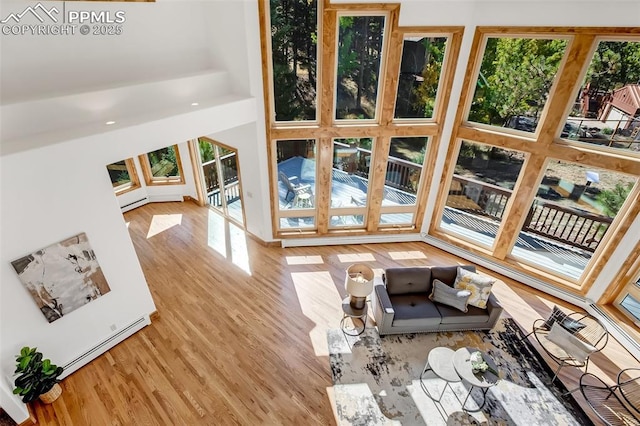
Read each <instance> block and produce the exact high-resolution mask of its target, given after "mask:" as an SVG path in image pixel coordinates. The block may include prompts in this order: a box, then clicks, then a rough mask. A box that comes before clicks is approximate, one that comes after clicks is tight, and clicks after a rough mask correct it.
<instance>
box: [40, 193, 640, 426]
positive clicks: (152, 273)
mask: <svg viewBox="0 0 640 426" xmlns="http://www.w3.org/2000/svg"><path fill="white" fill-rule="evenodd" d="M166 214H181V215H182V222H181V223H180V224H179V225H177V226H173V227H170V228H168V229H166V230H164V231H162V232H160V233H157V234H156V235H154V236H152V237H149V238H147V235H148V231H149V227H150V225H151V223H152V221H153V218H154V216H155V215H166ZM211 214H215V213H213V212H211V211H210V210H209V208H207V207H198V206H196V205H195V204H192V203H152V204H148V205H146V206H143V207H140V208H138V209H135V210H132V211H130V212H127V213H126V214H125V220H126V222H128V223H129V232H130V234H131V238H132V240H133V244H134V246H135V249H136V252H137V254H138V257H139V259H140V262H141V264H142V268H143V271H144V274H145V277H146V279H147V282H148V283H149V287H150V290H151V293H152V295H153V298H154V300H155V303H156V306H157V309H158V313H159V317H158V318H157V319H155V320H154V321H153V323H152V324H151V325H150V326H148V327H146V328H145V329H143V330H141V331H140V332H138V333H136V334H135V335H133V336H132V337H130V338H128V339H127V340H125V341H124V342H123V343H121V344H119V345H117V346H116V347H115V348H113V349H111V350H109V351H108V352H107V353H106V354H104V355H102V356H100V357H98V358H97V359H96V360H94V361H93V362H91V363H90V364H89V365H87V366H85V367H83V368H82V369H80V370H78V371H77V372H75V373H73V374H72V375H71V376H69V377H68V378H66V379H65V380H64V381H63V382H62V386H63V388H64V393H63V394H62V397H61V398H60V399H58V400H57V401H56V402H54V403H53V404H52V405H46V406H45V405H42V404H40V403H35V404H34V405H33V408H34V413H35V416H36V417H37V420H38V424H40V425H89V424H100V425H102V424H110V425H143V424H144V425H160V424H162V425H164V424H171V425H187V424H188V425H212V424H215V425H227V424H243V425H262V424H264V425H294V424H304V425H323V426H324V425H330V424H335V418H334V415H333V411H332V405H331V396H332V382H331V372H330V368H329V362H328V349H327V346H326V344H327V343H326V330H327V329H328V328H335V327H338V325H339V322H340V318H341V316H342V311H341V307H340V306H341V305H340V301H341V299H342V298H343V297H345V296H346V294H345V291H344V284H343V283H344V273H345V269H346V267H347V266H348V265H349V264H350V263H353V262H366V263H367V264H369V265H371V266H372V267H373V268H374V270H375V271H376V273H377V274H379V273H380V272H381V271H382V269H384V268H387V267H391V266H413V265H451V264H456V263H466V262H465V261H464V260H462V259H460V258H457V257H455V256H453V255H450V254H448V253H445V252H443V251H441V250H438V249H435V248H434V247H431V246H429V245H427V244H424V243H396V244H370V245H354V246H327V247H295V248H287V249H283V248H280V247H264V246H262V245H260V244H259V243H257V242H255V241H254V240H252V239H249V238H247V237H246V236H244V234H243V233H242V232H240V231H237V230H236V231H234V232H228V233H226V235H227V236H228V237H225V235H224V234H225V231H224V229H225V227H226V226H230V225H229V224H227V225H225V224H224V223H223V224H222V229H220V230H215V229H211V227H212V225H211V217H210V215H211ZM216 226H217V225H216ZM218 246H225V247H227V251H226V252H225V251H221V250H219V249H218V248H216V247H218ZM228 253H232V254H233V255H232V256H229V254H228ZM243 257H244V259H246V261H247V265H246V266H248V267H246V268H245V267H244V266H239V265H238V262H234V259H236V260H238V259H241V258H243ZM480 269H481V270H482V268H480ZM482 271H483V272H487V271H485V270H482ZM487 273H488V274H490V275H494V276H495V275H496V274H493V273H491V272H487ZM502 279H503V280H504V281H503V282H501V283H499V284H497V285H496V286H494V292H495V294H496V295H497V297H498V298H499V299H500V301H501V303H502V304H503V306H504V308H505V315H507V316H511V317H513V318H514V319H515V320H516V322H517V323H518V324H519V325H520V326H521V327H522V329H523V330H529V329H530V327H531V325H532V323H533V321H534V320H535V319H537V318H539V317H546V316H547V315H548V314H549V313H550V312H551V309H552V308H553V305H555V304H557V305H560V306H562V307H563V308H565V309H568V310H573V309H575V308H574V307H573V306H570V305H568V304H567V303H565V302H562V301H560V300H557V299H555V298H553V297H551V296H548V295H546V294H544V293H541V292H539V291H537V290H534V289H532V288H529V287H527V286H524V285H522V284H519V283H517V282H515V281H513V280H510V279H507V278H504V277H502ZM426 355H427V354H425V357H426ZM637 365H638V361H637V360H636V359H634V358H633V357H632V356H631V355H630V354H629V353H628V352H627V351H626V350H625V349H624V347H622V345H620V344H619V343H618V342H616V341H615V340H611V341H610V342H609V344H608V345H607V347H606V348H605V350H604V351H603V352H601V353H597V354H595V355H594V356H593V357H592V364H590V367H589V371H590V372H593V373H595V374H597V375H599V376H601V377H603V378H604V379H605V380H606V381H607V382H609V383H613V382H614V380H615V377H616V374H617V372H618V371H619V370H621V369H623V368H626V367H631V366H637ZM580 372H581V371H580V370H578V369H575V368H569V367H565V368H563V369H562V371H561V374H560V379H561V380H562V381H563V382H564V383H565V385H566V386H567V387H568V388H573V387H575V383H576V380H577V378H578V377H579V375H580ZM574 397H575V398H576V399H577V400H578V401H579V402H580V403H581V404H582V406H583V407H586V405H585V403H584V401H581V399H580V398H581V397H580V395H579V393H576V394H574ZM585 411H586V412H587V413H590V411H589V409H588V408H585ZM545 426H546V425H545Z"/></svg>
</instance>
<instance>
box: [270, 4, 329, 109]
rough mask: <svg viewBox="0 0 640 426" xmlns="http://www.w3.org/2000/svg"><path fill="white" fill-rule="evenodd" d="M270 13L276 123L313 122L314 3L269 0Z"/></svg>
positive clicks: (315, 11) (314, 74)
mask: <svg viewBox="0 0 640 426" xmlns="http://www.w3.org/2000/svg"><path fill="white" fill-rule="evenodd" d="M270 11H271V51H272V64H273V90H274V103H275V113H276V120H278V121H293V120H314V119H315V118H316V75H317V69H316V68H317V58H316V52H317V44H318V34H317V32H318V29H317V3H316V1H315V0H271V1H270Z"/></svg>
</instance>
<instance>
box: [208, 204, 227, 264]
mask: <svg viewBox="0 0 640 426" xmlns="http://www.w3.org/2000/svg"><path fill="white" fill-rule="evenodd" d="M224 222H225V221H224V218H223V217H222V216H220V215H219V214H216V213H214V212H212V211H209V226H208V229H207V245H208V246H209V247H211V248H212V249H214V250H215V251H217V252H218V253H220V254H221V255H222V256H224V257H227V238H226V226H224Z"/></svg>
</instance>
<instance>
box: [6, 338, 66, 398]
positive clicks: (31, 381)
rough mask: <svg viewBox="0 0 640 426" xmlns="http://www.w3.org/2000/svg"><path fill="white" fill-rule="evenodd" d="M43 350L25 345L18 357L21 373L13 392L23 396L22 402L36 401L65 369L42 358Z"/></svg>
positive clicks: (57, 381)
mask: <svg viewBox="0 0 640 426" xmlns="http://www.w3.org/2000/svg"><path fill="white" fill-rule="evenodd" d="M42 358H43V357H42V352H38V348H30V347H28V346H25V347H24V348H22V349H21V350H20V355H18V356H17V357H16V371H15V373H19V374H20V375H19V376H18V377H17V378H16V380H15V382H14V384H15V386H16V387H15V389H14V390H13V393H14V394H16V395H20V396H21V397H22V402H24V403H27V402H31V401H34V400H35V399H36V398H38V397H39V396H40V395H42V394H43V393H47V392H48V391H50V390H51V388H53V386H54V385H55V384H56V383H59V382H60V380H59V379H58V377H60V375H61V374H62V372H63V371H64V369H63V368H62V367H58V366H57V365H54V364H52V363H51V361H50V360H48V359H42Z"/></svg>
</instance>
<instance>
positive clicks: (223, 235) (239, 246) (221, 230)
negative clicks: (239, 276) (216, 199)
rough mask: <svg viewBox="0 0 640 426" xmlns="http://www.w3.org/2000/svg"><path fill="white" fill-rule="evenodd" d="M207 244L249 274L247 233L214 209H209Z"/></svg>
mask: <svg viewBox="0 0 640 426" xmlns="http://www.w3.org/2000/svg"><path fill="white" fill-rule="evenodd" d="M207 244H208V245H209V247H211V248H212V249H213V250H215V251H217V252H218V253H220V254H221V255H222V256H224V257H225V258H227V259H229V260H231V262H232V263H233V264H234V265H236V266H237V267H238V268H240V269H242V270H243V271H245V272H246V273H247V274H249V275H251V265H250V262H249V250H248V249H247V235H246V233H245V232H244V229H242V228H240V227H239V226H238V225H236V224H234V223H232V222H229V221H228V220H227V219H225V218H224V217H223V216H222V215H220V214H218V213H216V212H214V211H209V226H208V229H207Z"/></svg>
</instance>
